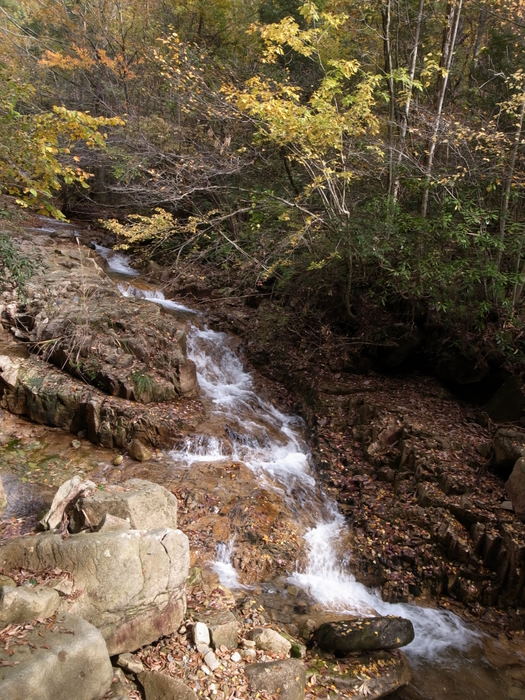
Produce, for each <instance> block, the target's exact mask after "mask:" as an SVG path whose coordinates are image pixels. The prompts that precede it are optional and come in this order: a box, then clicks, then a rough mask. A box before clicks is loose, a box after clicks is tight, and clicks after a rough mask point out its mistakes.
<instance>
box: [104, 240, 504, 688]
mask: <svg viewBox="0 0 525 700" xmlns="http://www.w3.org/2000/svg"><path fill="white" fill-rule="evenodd" d="M95 248H96V250H97V252H98V253H99V254H100V255H102V256H103V257H104V258H105V260H106V262H107V265H108V268H109V271H110V273H112V276H113V277H114V279H115V281H116V283H117V285H118V289H119V291H120V293H121V294H123V295H124V296H135V297H138V298H143V299H146V300H149V301H150V302H152V303H155V304H159V305H161V306H162V307H163V308H165V309H167V310H168V311H173V312H177V313H182V314H184V315H185V316H186V317H187V318H188V319H189V320H190V327H189V332H188V356H189V357H190V358H191V359H192V360H193V361H194V362H195V365H196V367H197V374H198V380H199V385H200V387H201V391H202V393H203V395H204V398H205V399H207V400H208V402H209V404H210V407H211V413H212V415H213V417H214V419H216V420H217V421H218V422H220V423H221V424H223V425H224V426H225V432H226V434H227V435H228V437H229V440H228V441H226V440H224V441H223V440H220V439H219V438H217V437H215V436H212V435H205V434H199V435H193V436H190V437H188V438H186V441H185V443H184V445H183V447H182V448H179V449H178V450H173V451H171V452H170V453H169V457H170V459H171V460H172V462H173V466H174V468H185V469H188V468H189V469H191V466H192V464H195V463H196V462H199V461H200V462H217V463H218V464H220V462H221V461H232V460H234V461H240V462H242V463H244V464H245V465H246V466H247V467H248V468H249V469H250V470H251V471H252V472H253V473H254V474H255V475H256V477H257V480H258V481H259V483H260V484H261V486H263V487H264V488H266V489H271V490H274V491H277V492H279V494H280V495H281V497H282V498H283V499H285V501H286V502H287V505H288V506H289V507H290V509H291V510H292V512H294V513H296V514H297V518H298V521H299V522H300V523H301V524H302V525H303V527H304V533H303V537H304V540H305V548H306V553H307V560H306V563H303V565H302V566H299V565H296V566H295V567H294V564H293V562H291V566H290V569H291V570H290V573H289V582H290V583H292V584H293V585H295V586H297V587H299V588H301V589H303V590H304V591H305V592H307V593H308V594H309V595H310V596H311V598H312V599H313V600H314V601H316V602H317V603H318V604H320V605H321V606H322V607H323V608H324V609H326V610H327V611H334V613H337V614H338V615H341V614H353V615H355V614H358V615H365V616H366V615H374V614H379V615H399V616H401V617H405V618H408V619H410V620H411V621H412V624H413V625H414V629H415V639H414V641H413V642H412V643H411V644H410V645H408V646H407V647H404V649H403V651H404V652H406V654H407V655H408V656H409V658H410V661H411V665H412V667H413V669H414V671H415V676H416V687H418V688H420V687H421V684H423V686H426V685H428V684H429V683H430V685H432V686H436V684H438V685H439V688H440V690H437V688H434V692H433V693H432V694H430V695H426V694H425V695H419V697H428V698H440V697H450V698H456V697H457V698H458V699H459V698H487V699H488V698H495V699H496V700H497V698H505V697H507V695H505V694H501V693H502V692H504V691H503V690H502V687H501V685H499V679H498V675H499V674H498V672H497V671H496V670H494V669H492V668H491V667H490V666H489V665H488V664H487V663H486V662H485V661H484V659H483V653H482V641H483V635H482V634H481V633H480V632H478V631H477V630H475V629H473V628H472V627H471V626H469V625H467V624H466V623H464V622H463V621H462V620H461V619H460V618H459V617H458V616H457V615H455V614H453V613H452V612H450V611H448V610H443V609H434V608H429V607H422V606H418V605H413V604H402V603H399V604H392V603H387V602H385V601H383V600H382V599H381V597H380V595H379V594H378V593H377V592H376V591H374V590H370V589H368V588H366V587H365V586H364V585H362V584H360V583H359V582H358V581H356V579H355V577H354V576H353V575H352V573H351V561H348V551H347V550H346V551H345V552H344V555H343V552H342V542H343V537H344V535H345V534H346V533H345V530H346V528H347V525H346V522H345V519H344V516H343V515H342V514H341V513H340V512H339V510H338V507H337V504H336V503H335V501H333V500H331V499H330V498H329V497H328V496H327V495H326V494H325V493H324V492H323V490H322V489H321V487H320V485H319V482H318V480H317V478H316V475H315V470H314V465H313V461H312V458H311V455H310V451H309V449H308V443H307V440H306V438H305V434H304V433H305V430H304V425H303V422H302V420H301V419H300V418H298V417H296V416H292V415H287V414H285V413H283V412H282V411H280V410H279V409H278V408H277V407H276V406H274V405H273V404H272V403H271V402H269V401H267V400H265V399H264V398H262V397H261V396H260V395H259V394H258V393H257V391H256V390H255V387H254V381H253V378H252V376H251V374H250V373H249V372H248V371H246V369H245V368H244V366H243V363H242V361H241V359H240V357H239V355H238V354H237V353H236V352H235V350H234V349H233V347H232V346H233V343H232V341H231V339H230V338H229V337H228V335H227V334H225V333H222V332H217V331H214V330H212V329H210V328H208V327H207V326H206V325H205V321H204V318H203V317H202V315H201V314H200V313H199V312H196V311H194V310H192V309H191V308H189V307H187V306H185V305H183V304H180V303H178V302H176V301H172V300H169V299H166V298H165V297H164V294H163V293H162V292H161V291H160V290H158V289H151V288H149V289H148V288H141V287H140V286H135V285H134V284H131V283H130V278H132V277H137V276H138V273H137V271H136V270H134V269H133V268H132V267H131V266H130V265H129V262H128V260H127V258H126V257H125V256H124V255H122V254H120V253H116V252H114V251H112V250H111V249H108V248H104V247H103V246H99V245H96V246H95ZM234 550H235V542H234V540H231V541H230V542H228V543H226V544H221V545H219V547H218V550H217V558H216V560H215V562H214V563H213V566H214V569H215V571H216V572H217V574H218V575H219V577H220V580H221V582H222V583H223V584H224V585H226V586H228V587H230V588H243V587H245V586H243V584H242V583H240V581H239V578H238V575H237V572H236V571H235V568H234V566H233V564H232V557H233V553H234ZM436 692H437V694H436ZM458 693H459V694H458ZM399 697H401V695H400V696H399Z"/></svg>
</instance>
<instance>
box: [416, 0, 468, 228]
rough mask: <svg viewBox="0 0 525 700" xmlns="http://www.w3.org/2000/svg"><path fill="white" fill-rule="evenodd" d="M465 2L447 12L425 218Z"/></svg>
mask: <svg viewBox="0 0 525 700" xmlns="http://www.w3.org/2000/svg"><path fill="white" fill-rule="evenodd" d="M462 6H463V0H457V1H456V2H455V3H454V4H452V3H451V4H450V5H449V8H448V12H447V16H448V17H447V28H446V30H445V38H444V41H443V51H442V56H441V66H442V67H443V69H444V73H443V76H442V80H441V81H440V82H441V85H440V89H439V94H438V102H437V107H436V117H435V119H434V125H433V127H432V136H431V138H430V145H429V149H428V160H427V166H426V168H425V189H424V191H423V200H422V202H421V216H422V217H423V218H425V217H426V216H427V212H428V198H429V194H430V181H431V179H432V169H433V166H434V156H435V154H436V146H437V140H438V135H439V129H440V126H441V118H442V115H443V104H444V102H445V94H446V92H447V85H448V79H449V74H450V67H451V65H452V58H453V56H454V49H455V47H456V39H457V35H458V27H459V20H460V17H461V8H462Z"/></svg>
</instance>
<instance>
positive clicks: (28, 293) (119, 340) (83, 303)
mask: <svg viewBox="0 0 525 700" xmlns="http://www.w3.org/2000/svg"><path fill="white" fill-rule="evenodd" d="M17 243H18V245H19V248H20V250H21V253H22V254H24V255H26V256H27V257H28V258H29V259H31V260H33V261H35V266H36V269H37V272H36V273H35V275H34V276H33V277H32V278H31V280H30V282H29V283H28V284H27V286H26V289H25V297H24V302H23V303H21V302H20V301H19V300H16V299H14V298H11V299H10V298H6V296H7V293H6V294H5V295H4V300H5V301H4V303H3V304H2V303H0V320H1V323H2V324H3V326H4V329H5V330H4V331H3V332H4V333H6V332H7V333H8V334H11V340H12V347H11V348H9V350H8V352H6V351H5V349H4V352H3V353H2V352H1V351H0V406H3V407H4V408H7V409H8V410H9V411H11V412H13V413H16V414H18V415H23V416H26V417H28V418H29V419H30V420H32V421H35V422H38V423H43V424H46V425H51V426H56V427H60V428H64V429H66V430H69V431H71V432H73V433H77V432H79V431H82V433H83V434H85V435H86V436H87V437H88V439H89V440H91V441H92V442H95V443H98V444H101V445H104V446H106V447H119V448H127V447H129V446H132V445H133V446H134V447H133V452H134V453H136V454H139V453H143V450H141V449H136V447H137V444H138V445H139V447H140V445H141V444H145V445H150V446H160V447H167V446H171V445H173V444H174V443H175V442H176V440H177V439H179V438H180V435H181V434H182V433H183V432H184V428H185V427H186V421H187V418H188V415H189V414H193V415H195V414H197V413H199V412H200V410H201V409H200V406H199V404H198V402H195V401H194V402H192V401H190V399H192V398H193V397H195V396H196V395H197V392H198V385H197V379H196V373H195V367H194V364H193V363H192V362H191V360H189V359H188V358H187V355H186V321H185V320H184V319H182V318H177V317H176V316H174V315H167V314H165V313H164V312H163V311H162V309H161V308H160V307H158V306H156V305H155V304H152V303H149V302H147V301H144V300H141V299H137V298H134V297H124V296H122V295H121V294H120V292H119V290H118V288H117V285H116V284H115V283H114V282H113V281H112V280H110V279H109V278H108V277H107V275H106V274H105V272H104V271H103V269H102V267H101V265H99V264H98V262H97V258H96V255H95V254H94V253H92V252H91V251H89V250H88V249H86V248H81V247H79V246H78V245H76V244H75V243H74V242H73V241H71V240H61V241H60V245H59V247H57V243H56V241H53V240H52V239H50V238H49V237H47V236H36V237H32V239H31V240H29V239H28V236H27V233H26V234H25V237H24V234H20V237H19V239H18V240H17ZM44 260H45V263H44V262H43V261H44ZM15 338H16V339H18V340H19V341H20V342H19V343H18V346H16V343H15V340H14V339H15ZM2 345H4V348H5V347H6V346H7V343H5V342H3V343H2ZM27 350H29V353H30V354H28V353H27ZM159 404H160V405H159Z"/></svg>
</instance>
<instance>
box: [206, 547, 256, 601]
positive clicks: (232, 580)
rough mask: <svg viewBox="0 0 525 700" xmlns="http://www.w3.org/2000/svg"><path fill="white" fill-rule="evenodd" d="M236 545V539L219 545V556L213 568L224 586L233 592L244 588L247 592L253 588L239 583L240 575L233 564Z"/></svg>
mask: <svg viewBox="0 0 525 700" xmlns="http://www.w3.org/2000/svg"><path fill="white" fill-rule="evenodd" d="M234 544H235V538H232V539H231V540H229V541H228V542H221V543H220V544H219V545H218V547H217V556H216V559H215V561H214V562H213V564H212V568H213V570H214V571H215V573H216V574H217V575H218V577H219V580H220V582H221V583H222V585H223V586H226V588H230V589H232V590H234V589H236V588H237V589H239V588H242V589H246V590H247V589H250V588H252V586H246V585H245V584H244V583H241V582H240V581H239V574H238V573H237V571H236V570H235V567H234V566H233V563H232V558H233V548H234Z"/></svg>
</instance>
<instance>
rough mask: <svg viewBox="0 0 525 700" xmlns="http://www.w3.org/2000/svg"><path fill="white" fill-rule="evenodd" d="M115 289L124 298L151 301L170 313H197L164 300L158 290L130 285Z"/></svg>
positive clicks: (181, 305)
mask: <svg viewBox="0 0 525 700" xmlns="http://www.w3.org/2000/svg"><path fill="white" fill-rule="evenodd" d="M118 264H119V266H122V263H121V262H120V263H118ZM108 265H109V266H110V267H111V264H110V263H109V262H108ZM128 267H129V265H128ZM111 269H113V270H114V267H111ZM130 269H133V268H130ZM117 272H118V270H117ZM133 272H135V271H133ZM121 274H122V271H121ZM125 274H129V272H128V273H125ZM117 287H118V290H119V292H120V293H121V294H122V296H124V297H136V298H137V299H145V300H146V301H152V302H153V303H154V304H158V305H159V306H162V307H163V308H165V309H169V310H170V311H185V312H186V313H189V314H195V313H197V312H196V311H194V310H193V309H190V308H189V307H188V306H184V304H179V303H177V302H176V301H172V300H171V299H166V297H165V296H164V294H163V293H162V292H161V291H160V289H140V288H139V287H134V286H133V285H132V284H118V285H117Z"/></svg>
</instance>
